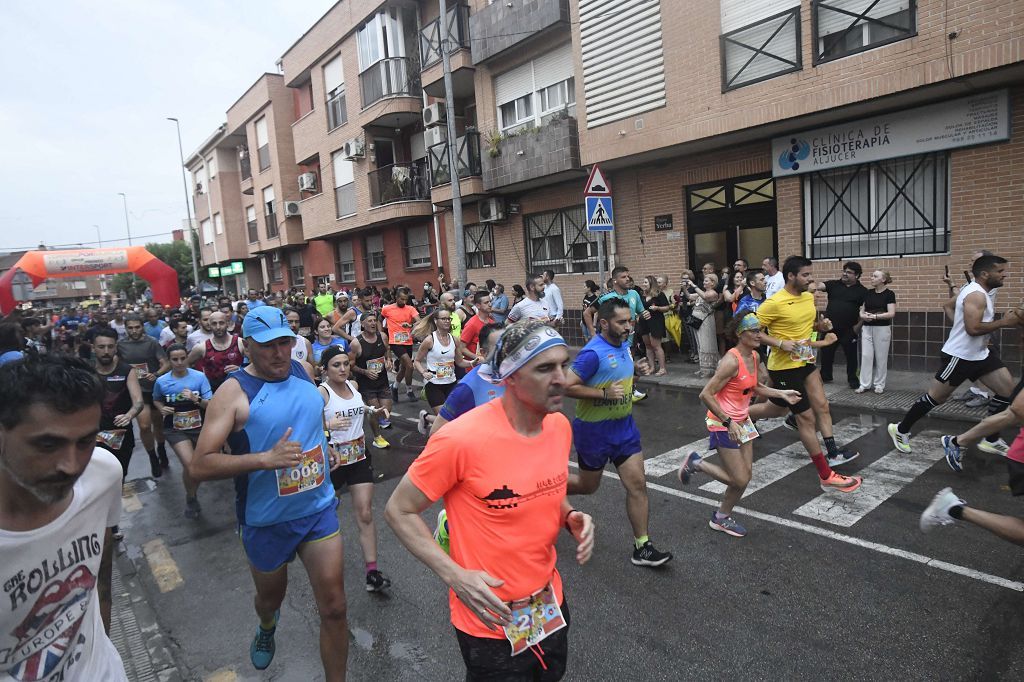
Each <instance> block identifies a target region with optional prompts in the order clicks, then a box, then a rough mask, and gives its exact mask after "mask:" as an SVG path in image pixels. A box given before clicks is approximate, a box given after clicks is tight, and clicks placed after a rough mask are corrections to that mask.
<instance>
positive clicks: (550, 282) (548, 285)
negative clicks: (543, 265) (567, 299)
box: [544, 270, 565, 326]
mask: <svg viewBox="0 0 1024 682" xmlns="http://www.w3.org/2000/svg"><path fill="white" fill-rule="evenodd" d="M544 298H546V299H547V302H548V307H549V308H550V309H551V318H552V320H553V322H554V324H555V325H556V326H557V325H560V324H562V318H563V317H565V303H563V302H562V290H561V289H559V288H558V285H557V284H555V271H554V270H545V271H544Z"/></svg>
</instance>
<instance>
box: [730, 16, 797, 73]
mask: <svg viewBox="0 0 1024 682" xmlns="http://www.w3.org/2000/svg"><path fill="white" fill-rule="evenodd" d="M719 53H720V58H721V60H722V91H723V92H724V91H726V90H732V89H733V88H739V87H743V86H744V85H750V84H751V83H760V82H761V81H763V80H767V79H769V78H775V77H776V76H781V75H782V74H785V73H792V72H793V71H799V70H800V69H801V68H802V64H801V58H800V7H799V6H797V7H794V8H792V9H789V10H786V11H785V12H782V13H780V14H776V15H774V16H770V17H768V18H766V19H761V20H760V21H757V22H755V23H752V24H749V25H747V26H744V27H742V28H738V29H736V30H735V31H729V32H728V33H723V34H722V35H721V36H720V37H719Z"/></svg>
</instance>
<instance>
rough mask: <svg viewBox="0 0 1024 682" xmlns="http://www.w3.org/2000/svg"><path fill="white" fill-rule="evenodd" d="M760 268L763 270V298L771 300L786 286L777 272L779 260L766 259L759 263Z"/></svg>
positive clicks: (784, 280)
mask: <svg viewBox="0 0 1024 682" xmlns="http://www.w3.org/2000/svg"><path fill="white" fill-rule="evenodd" d="M761 268H762V269H763V270H764V280H765V290H764V297H765V298H766V299H769V298H771V297H772V296H774V295H775V294H777V293H779V292H780V291H782V288H783V287H784V286H786V279H785V278H784V277H783V276H782V272H781V271H780V270H779V259H778V258H772V257H770V256H769V257H768V258H765V259H764V260H763V261H761Z"/></svg>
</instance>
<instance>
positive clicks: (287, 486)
mask: <svg viewBox="0 0 1024 682" xmlns="http://www.w3.org/2000/svg"><path fill="white" fill-rule="evenodd" d="M326 471H327V466H326V464H325V462H324V449H323V447H321V446H319V445H317V446H316V447H314V448H313V449H311V450H307V451H305V452H303V453H302V462H300V463H299V464H298V465H296V466H293V467H288V468H287V469H278V470H277V495H278V497H285V496H287V495H295V494H297V493H302V492H305V491H307V490H312V489H313V488H316V487H317V486H319V485H320V484H322V483H323V482H324V475H325V472H326Z"/></svg>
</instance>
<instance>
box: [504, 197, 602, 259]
mask: <svg viewBox="0 0 1024 682" xmlns="http://www.w3.org/2000/svg"><path fill="white" fill-rule="evenodd" d="M523 223H524V226H525V228H526V245H527V253H526V256H527V261H528V266H529V270H530V271H532V272H539V271H540V270H547V269H550V270H553V271H554V272H557V273H562V272H597V271H598V261H597V240H598V238H600V236H601V234H602V233H599V232H588V231H587V218H586V212H585V210H584V208H583V206H571V207H569V208H563V209H560V210H557V211H548V212H546V213H536V214H534V215H528V216H525V218H524V219H523Z"/></svg>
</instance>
